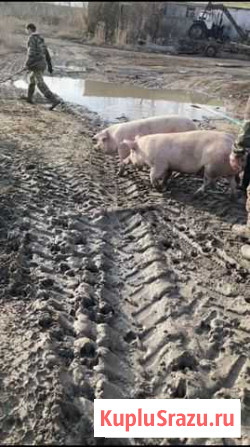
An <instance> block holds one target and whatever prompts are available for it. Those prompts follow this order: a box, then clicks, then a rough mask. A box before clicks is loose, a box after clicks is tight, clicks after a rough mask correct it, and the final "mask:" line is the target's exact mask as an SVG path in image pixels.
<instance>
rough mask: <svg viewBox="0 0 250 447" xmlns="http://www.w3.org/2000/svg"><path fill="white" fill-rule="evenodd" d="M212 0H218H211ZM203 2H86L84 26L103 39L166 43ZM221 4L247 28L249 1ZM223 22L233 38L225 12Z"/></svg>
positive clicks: (196, 13)
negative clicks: (86, 21) (85, 24)
mask: <svg viewBox="0 0 250 447" xmlns="http://www.w3.org/2000/svg"><path fill="white" fill-rule="evenodd" d="M216 3H219V2H213V4H216ZM220 4H221V3H220ZM206 5H207V2H89V3H88V22H89V27H88V29H89V33H90V35H96V34H98V33H99V34H100V36H102V38H103V40H105V41H112V42H116V43H121V44H125V43H135V42H136V41H138V39H144V40H146V41H148V42H155V43H159V44H167V43H168V42H169V41H171V40H172V39H176V38H177V39H178V38H183V37H185V36H186V35H187V32H188V29H189V28H190V26H191V25H192V23H193V20H194V18H195V17H198V16H199V14H200V12H201V11H203V10H204V9H205V7H206ZM224 5H225V6H226V7H227V8H228V10H229V12H230V13H231V15H232V17H233V18H234V20H235V21H236V23H237V24H238V25H239V26H240V27H242V28H243V30H245V31H249V32H250V2H249V3H239V4H238V5H239V6H237V3H236V2H227V3H224ZM214 14H216V12H214ZM223 24H224V28H225V32H226V34H227V35H228V36H229V37H230V39H232V40H237V39H238V34H237V31H236V30H235V28H234V27H233V25H232V24H231V23H230V22H229V20H228V19H227V17H226V16H225V15H223Z"/></svg>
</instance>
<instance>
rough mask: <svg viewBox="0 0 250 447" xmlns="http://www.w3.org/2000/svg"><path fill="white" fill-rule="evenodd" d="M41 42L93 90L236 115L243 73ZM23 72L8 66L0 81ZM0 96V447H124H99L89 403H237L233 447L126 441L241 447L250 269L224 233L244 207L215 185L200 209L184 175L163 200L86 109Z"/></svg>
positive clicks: (191, 180) (248, 415)
mask: <svg viewBox="0 0 250 447" xmlns="http://www.w3.org/2000/svg"><path fill="white" fill-rule="evenodd" d="M49 44H50V47H51V48H52V50H53V56H54V61H55V65H61V64H62V63H63V64H65V65H67V66H70V65H74V66H79V67H86V68H87V73H86V77H87V78H89V79H98V80H106V81H115V82H126V83H128V84H137V85H143V86H145V87H151V88H152V87H155V88H159V87H165V88H167V87H168V88H178V89H180V88H183V89H185V90H189V91H191V89H192V90H193V91H201V92H207V93H209V94H213V95H215V96H218V97H220V98H221V99H222V100H224V102H225V104H226V105H227V106H228V107H229V110H230V111H232V112H233V113H234V116H235V117H239V118H242V117H243V114H244V107H243V106H244V105H245V103H246V100H247V99H248V95H249V66H248V63H247V62H245V61H244V62H239V61H237V63H239V65H241V67H240V68H225V67H220V66H216V63H217V62H220V63H222V62H223V63H225V64H229V63H230V62H231V63H232V61H229V60H226V61H222V60H218V59H216V60H211V59H204V58H198V57H196V58H193V57H176V56H167V55H155V54H142V53H138V52H136V53H135V52H132V51H119V50H117V49H113V50H112V49H110V48H109V49H107V48H100V47H93V46H89V45H80V44H76V43H72V42H66V41H55V40H52V39H51V40H49ZM23 59H24V56H23V55H22V54H21V53H15V54H14V55H13V54H5V55H2V58H1V62H0V77H1V79H3V78H4V77H5V76H7V75H8V74H11V73H14V72H15V71H16V70H18V68H20V67H21V66H22V63H23ZM233 62H234V64H235V61H233ZM183 71H185V73H183ZM58 73H59V74H61V75H63V74H64V73H65V72H64V71H63V70H62V69H61V70H60V71H58ZM0 93H1V99H0V122H1V128H0V210H1V211H0V309H1V318H0V359H1V368H0V390H1V393H0V442H1V444H10V443H14V444H44V443H53V444H56V445H57V444H65V443H66V444H69V443H77V444H85V445H94V444H97V443H99V444H103V445H105V444H106V445H108V444H109V445H110V443H111V442H113V443H115V444H117V443H119V444H120V445H121V444H126V445H128V444H129V440H121V439H120V440H113V441H112V440H103V439H99V440H97V439H94V437H93V399H94V398H212V399H214V398H240V399H241V403H242V438H241V439H240V440H235V439H234V440H233V439H215V440H211V439H210V440H208V439H202V440H197V439H160V440H159V439H158V440H152V439H151V440H148V439H144V440H141V439H137V440H135V442H136V443H137V445H145V444H148V445H149V444H152V443H153V442H154V441H156V442H157V443H158V444H161V445H173V444H176V443H178V444H181V445H185V444H186V445H188V444H200V445H201V444H204V445H206V444H207V445H208V444H210V443H211V441H213V443H216V445H225V444H244V445H249V441H250V433H249V422H250V385H249V384H250V380H249V372H250V363H249V343H250V326H249V296H250V279H249V263H247V261H244V260H243V259H242V258H241V256H240V253H239V249H240V246H241V244H242V240H241V239H239V238H238V237H237V236H236V235H234V234H233V233H232V231H231V228H232V225H233V224H235V223H245V221H246V213H245V198H244V197H243V195H241V193H240V192H239V197H238V200H237V201H236V202H232V201H231V200H230V199H229V197H228V194H227V192H226V186H227V184H226V181H224V180H222V181H220V182H218V186H217V188H216V189H214V190H211V191H209V192H208V193H207V194H206V195H205V196H204V197H203V198H200V197H194V191H195V190H196V189H197V186H198V185H200V182H201V179H199V178H196V177H193V176H190V177H188V176H182V177H178V178H174V179H173V180H172V181H171V185H170V188H169V190H168V191H167V192H165V193H163V194H162V193H159V192H156V191H154V190H152V189H151V188H150V185H149V178H148V173H147V172H145V171H141V172H139V173H137V172H135V171H134V170H133V169H132V167H131V168H129V169H128V171H127V173H126V175H125V176H124V177H117V175H116V172H117V166H118V165H117V160H115V159H113V158H111V159H110V158H105V157H104V156H103V154H102V153H100V152H99V151H97V150H95V149H94V148H93V141H92V136H93V134H94V133H95V132H96V130H97V128H98V127H97V124H98V123H97V122H94V121H93V120H92V119H91V117H90V116H88V115H87V114H86V113H85V112H84V111H81V109H79V108H78V109H77V108H75V109H74V108H68V109H67V110H66V109H65V110H62V109H60V108H59V109H58V110H55V111H53V112H50V111H48V110H47V106H46V105H45V104H44V102H42V101H38V103H37V104H36V105H35V106H31V105H28V104H24V103H22V102H21V101H20V100H19V99H18V95H19V93H18V92H17V91H16V90H15V89H14V88H13V87H12V86H11V85H10V86H8V85H7V86H6V85H4V86H3V85H2V86H1V85H0ZM209 126H210V128H211V127H216V128H218V129H220V130H231V131H233V132H237V128H236V127H235V126H233V125H231V124H228V123H226V122H222V121H219V122H218V121H215V122H210V124H209Z"/></svg>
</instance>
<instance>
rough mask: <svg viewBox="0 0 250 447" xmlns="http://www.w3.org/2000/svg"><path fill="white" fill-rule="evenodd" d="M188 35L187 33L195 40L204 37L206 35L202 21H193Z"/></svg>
mask: <svg viewBox="0 0 250 447" xmlns="http://www.w3.org/2000/svg"><path fill="white" fill-rule="evenodd" d="M188 35H189V37H190V39H195V40H199V39H205V38H206V35H207V33H206V27H205V25H204V24H202V23H194V24H193V25H192V26H191V27H190V28H189V31H188Z"/></svg>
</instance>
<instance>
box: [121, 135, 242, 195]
mask: <svg viewBox="0 0 250 447" xmlns="http://www.w3.org/2000/svg"><path fill="white" fill-rule="evenodd" d="M233 143H234V136H233V135H230V134H228V133H224V132H219V131H216V130H194V131H190V132H179V133H173V134H163V133H160V134H155V135H146V136H142V137H140V136H136V137H135V140H134V141H132V140H124V141H123V144H124V145H126V146H127V148H129V149H130V155H129V156H128V157H127V159H125V160H124V163H125V164H126V163H128V162H131V163H132V164H134V165H143V164H146V165H148V166H149V167H150V181H151V184H152V186H153V187H156V188H159V182H160V181H162V183H164V181H165V180H167V179H168V178H169V177H170V176H171V173H172V171H176V172H180V173H186V174H197V173H200V172H204V176H203V178H204V181H203V185H202V186H201V188H199V189H198V190H197V191H196V193H201V192H204V191H205V189H206V187H207V186H208V185H209V184H211V183H214V182H215V181H216V179H218V178H219V177H228V179H229V182H230V187H231V195H232V196H235V194H236V181H235V176H236V175H237V174H238V173H239V172H241V171H242V170H243V169H244V165H245V156H242V157H237V156H235V154H234V153H233V152H232V147H233Z"/></svg>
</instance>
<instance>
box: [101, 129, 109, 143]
mask: <svg viewBox="0 0 250 447" xmlns="http://www.w3.org/2000/svg"><path fill="white" fill-rule="evenodd" d="M101 138H102V141H105V140H107V139H108V138H109V131H108V129H107V130H104V131H103V132H102V134H101Z"/></svg>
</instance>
